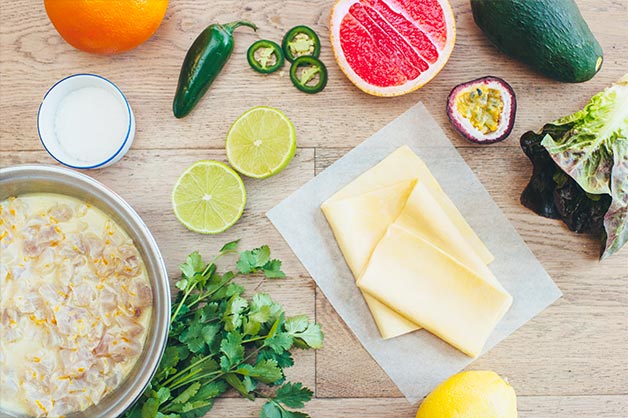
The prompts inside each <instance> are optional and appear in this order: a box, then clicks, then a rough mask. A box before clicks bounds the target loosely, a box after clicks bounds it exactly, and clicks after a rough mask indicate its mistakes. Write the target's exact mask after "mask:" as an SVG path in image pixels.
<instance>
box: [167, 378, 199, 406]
mask: <svg viewBox="0 0 628 418" xmlns="http://www.w3.org/2000/svg"><path fill="white" fill-rule="evenodd" d="M200 388H201V384H200V383H199V382H194V383H192V384H191V385H190V386H188V387H187V389H185V390H184V391H183V392H181V393H180V394H179V396H177V397H176V398H174V400H173V401H172V402H173V403H186V402H188V401H189V400H190V398H191V397H192V396H194V395H196V393H197V392H198V390H199V389H200Z"/></svg>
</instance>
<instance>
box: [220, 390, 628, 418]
mask: <svg viewBox="0 0 628 418" xmlns="http://www.w3.org/2000/svg"><path fill="white" fill-rule="evenodd" d="M261 406H262V403H261V402H259V401H258V402H256V403H252V402H248V401H246V400H241V399H224V400H220V401H218V402H217V403H216V406H215V407H214V409H213V411H212V413H211V416H215V417H229V418H254V417H258V416H259V409H260V408H261ZM518 409H519V418H575V417H582V418H585V417H587V418H589V417H596V418H625V417H626V414H627V413H628V396H622V395H618V396H541V397H539V396H520V397H519V398H518ZM305 410H306V411H308V412H310V414H311V415H312V417H315V418H351V417H360V418H412V417H414V416H415V414H416V410H417V406H416V405H410V404H408V402H406V400H405V399H398V398H381V399H314V400H313V401H311V402H310V403H308V404H307V405H306V408H305Z"/></svg>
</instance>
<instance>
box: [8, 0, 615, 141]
mask: <svg viewBox="0 0 628 418" xmlns="http://www.w3.org/2000/svg"><path fill="white" fill-rule="evenodd" d="M578 3H579V4H580V6H581V9H582V13H583V15H584V16H585V18H586V19H587V21H588V22H589V25H590V26H591V29H592V30H593V32H594V33H595V34H596V35H597V37H598V38H599V41H600V42H601V44H602V45H603V47H604V49H605V51H606V61H605V63H604V66H603V69H602V70H601V72H600V73H599V74H598V75H597V76H596V77H595V78H594V79H593V80H591V81H589V82H587V83H584V84H578V85H572V84H564V83H559V82H555V81H552V80H548V79H545V78H543V77H542V76H539V75H537V74H535V73H533V72H531V71H530V70H528V69H527V68H526V67H525V66H523V65H522V64H520V63H518V62H515V61H513V60H511V59H509V58H507V57H505V56H504V55H502V54H500V53H498V52H497V50H496V49H495V48H493V47H492V46H491V45H490V44H489V43H488V41H487V40H486V39H485V38H484V36H483V35H482V33H481V32H480V30H479V29H478V28H477V27H476V26H475V24H474V23H473V19H472V16H471V11H470V8H469V2H468V1H467V0H455V1H452V4H453V7H454V12H455V15H456V19H457V25H458V28H457V47H456V48H455V50H454V52H453V54H452V56H451V59H450V60H449V63H448V65H447V66H446V67H445V68H444V70H443V71H442V72H441V73H440V74H439V75H438V77H437V78H436V79H435V80H434V81H432V82H431V83H429V84H428V85H426V86H425V87H423V88H422V89H420V90H419V91H417V92H415V93H412V94H409V95H406V96H403V97H398V98H392V99H381V98H377V97H372V96H368V95H366V94H364V93H362V92H360V91H359V90H358V89H357V88H355V87H354V86H353V85H352V84H351V83H350V82H349V81H348V80H347V79H346V78H345V77H344V75H342V73H341V71H340V69H339V68H338V67H337V66H336V65H335V62H334V59H333V56H332V51H331V48H330V46H329V36H328V15H329V10H330V8H331V5H332V4H333V0H327V1H321V0H319V1H305V0H303V1H296V0H292V1H278V0H266V1H261V0H260V1H255V2H247V1H243V0H241V1H229V0H220V1H212V2H209V1H208V0H206V1H190V0H188V1H183V0H178V1H172V2H171V3H170V7H169V9H168V12H167V14H166V19H165V21H164V23H163V25H162V26H161V27H160V28H159V30H158V31H157V33H156V34H155V36H154V37H153V38H152V39H150V40H149V41H148V42H146V43H145V44H143V45H141V46H140V47H138V48H137V49H135V50H132V51H129V52H126V53H124V54H120V55H114V56H94V55H90V54H86V53H83V52H81V51H77V50H75V49H73V48H72V47H70V46H69V45H67V44H66V43H65V42H64V41H63V40H62V39H61V38H60V37H59V36H58V35H57V33H56V32H55V30H54V28H53V27H52V25H51V24H50V22H49V21H48V19H47V17H46V14H45V10H44V8H43V6H42V5H41V3H38V4H37V5H36V6H35V7H34V6H33V3H32V1H31V0H16V1H12V2H5V3H4V4H3V5H2V8H1V10H0V19H1V21H2V22H3V25H2V28H0V56H2V60H0V71H1V72H2V77H1V79H0V91H2V95H0V96H1V97H0V112H1V114H2V115H3V116H5V123H3V124H2V126H0V134H1V137H2V139H3V147H6V148H5V149H7V148H8V149H18V148H20V149H29V150H35V149H39V146H40V145H39V143H38V140H37V131H36V114H37V107H38V105H39V102H40V101H41V98H42V97H43V95H44V93H45V92H46V90H47V89H48V88H49V87H50V86H51V85H52V84H53V83H54V82H55V81H57V80H58V79H60V78H61V77H64V76H67V75H69V74H72V73H77V72H94V73H97V74H101V75H103V76H105V77H109V78H110V79H111V80H112V81H113V82H115V83H117V84H118V85H119V87H120V88H121V89H122V90H123V91H124V92H125V93H126V94H127V96H128V98H129V100H130V103H131V105H132V106H133V109H134V111H135V113H136V119H137V137H136V143H135V145H134V146H135V147H136V148H137V149H147V148H195V147H197V146H198V144H199V141H202V142H203V143H204V144H207V145H208V146H210V147H213V148H220V147H221V146H222V142H223V140H224V137H225V135H226V132H227V129H228V128H229V125H230V123H231V122H232V121H234V120H235V119H236V118H237V116H238V115H240V114H241V113H242V112H244V111H245V110H246V109H248V108H249V107H251V106H254V105H272V106H276V107H278V108H280V109H283V110H285V111H286V113H287V114H288V116H289V117H290V118H291V119H292V120H293V121H294V123H295V125H296V127H297V131H298V135H299V142H300V144H301V145H302V146H307V147H313V146H327V147H338V146H355V145H357V144H358V143H360V142H361V141H362V139H363V138H365V137H367V136H369V135H370V134H372V133H374V132H375V131H377V130H378V129H379V128H381V127H382V126H383V125H384V124H386V123H387V122H389V121H391V120H392V119H394V117H395V116H396V115H398V114H400V113H402V112H403V111H405V110H406V109H408V108H409V107H410V106H411V105H413V104H414V103H416V102H417V101H423V102H424V103H425V104H426V106H427V107H428V109H429V110H430V111H431V112H432V114H433V115H434V117H435V118H436V120H437V121H438V122H439V123H440V124H441V126H443V129H445V131H446V132H447V134H448V135H449V136H450V138H451V139H452V141H454V143H455V144H456V145H462V144H465V143H466V142H465V141H464V140H463V139H462V138H461V137H460V136H459V135H457V134H456V133H455V132H454V130H453V128H451V127H450V125H449V123H448V121H447V117H446V115H445V112H444V108H445V100H446V97H447V95H448V93H449V91H450V90H451V89H452V88H453V87H454V86H455V85H456V84H458V83H460V82H464V81H467V80H471V79H473V78H477V77H480V76H484V75H487V74H492V75H496V76H500V77H503V78H505V79H506V80H508V81H509V82H510V83H511V84H512V86H513V88H514V89H515V91H516V92H517V94H518V98H519V114H518V116H517V123H516V126H515V129H514V131H513V135H512V137H511V139H510V140H508V141H506V142H504V143H502V144H500V145H498V147H502V146H515V145H516V141H513V139H514V138H518V137H519V136H520V134H521V133H522V132H524V131H525V130H528V129H538V128H540V127H541V126H542V124H543V123H545V122H547V121H549V120H553V119H555V118H556V117H559V116H563V115H566V114H569V113H571V112H573V111H576V110H577V109H579V108H580V107H582V105H584V104H585V103H586V101H587V100H588V98H589V97H590V96H591V95H593V94H594V93H596V92H597V91H599V90H601V89H602V88H603V87H605V86H606V85H608V84H609V83H611V82H612V81H614V80H616V79H618V78H619V77H620V76H621V75H622V74H623V73H625V71H626V68H628V44H627V43H626V42H625V36H624V31H625V28H626V27H628V3H626V2H623V1H616V0H601V1H595V2H594V1H580V2H578ZM237 18H247V19H251V20H253V21H255V22H257V23H258V25H259V26H260V30H259V32H258V33H257V34H254V33H251V32H250V31H247V30H240V31H238V33H237V35H236V46H235V50H234V54H233V57H232V59H231V61H230V62H229V63H228V64H227V66H226V68H225V69H224V71H223V73H222V74H221V75H220V77H219V78H218V80H217V81H216V82H215V83H214V85H213V86H212V88H211V90H210V92H209V94H208V95H207V97H206V98H205V99H204V100H203V101H202V102H201V103H200V104H199V106H198V109H197V110H196V111H195V112H193V113H192V114H191V115H189V116H188V117H186V118H185V119H183V120H177V119H175V118H174V117H173V116H172V115H171V110H170V109H171V103H172V97H173V94H174V90H175V87H176V83H177V78H178V72H179V68H180V65H181V61H182V59H183V57H184V55H185V51H186V49H187V48H188V47H189V45H190V44H191V42H192V41H193V39H194V38H195V37H196V35H197V34H198V33H200V31H202V30H203V29H204V28H205V26H207V25H208V24H210V23H212V22H227V21H231V20H234V19H237ZM296 24H307V25H310V26H312V27H313V28H314V29H315V30H317V32H318V33H319V35H320V37H321V41H322V44H323V49H322V52H321V58H322V59H323V61H324V62H325V63H327V67H328V69H329V84H328V87H327V88H326V89H325V91H323V92H322V93H320V94H317V95H306V94H303V93H300V92H299V91H297V90H296V89H295V88H293V87H292V85H291V83H290V81H289V78H288V75H287V72H288V71H287V70H288V67H285V68H284V70H283V71H282V72H281V73H280V74H278V75H271V76H263V75H260V74H257V73H254V72H253V71H252V70H251V69H250V68H248V64H247V63H246V58H245V51H246V49H247V48H248V46H249V45H250V44H251V43H252V42H253V41H254V40H256V39H259V38H269V39H274V40H280V39H281V38H282V36H283V34H284V33H285V32H286V31H287V30H288V29H289V28H290V27H292V26H294V25H296ZM348 124H349V125H350V126H351V129H347V125H348ZM356 133H359V134H356ZM199 138H202V139H200V140H199Z"/></svg>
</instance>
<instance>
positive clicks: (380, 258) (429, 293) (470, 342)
mask: <svg viewBox="0 0 628 418" xmlns="http://www.w3.org/2000/svg"><path fill="white" fill-rule="evenodd" d="M383 278H384V279H383ZM358 286H359V287H360V288H361V289H362V290H363V291H364V292H366V293H368V294H370V295H371V296H373V297H375V298H376V299H378V300H379V301H380V302H382V303H384V304H385V305H387V306H389V307H391V308H392V309H394V310H395V311H396V312H398V313H399V314H400V315H402V316H404V317H405V318H407V319H409V320H410V321H412V322H414V323H416V324H420V325H421V326H423V327H424V328H425V329H427V330H428V331H430V332H431V333H433V334H435V335H437V336H438V337H440V338H442V339H443V340H445V341H446V342H448V343H449V344H451V345H452V346H454V347H456V348H458V349H459V350H460V351H462V352H463V353H465V354H467V355H469V356H471V357H477V356H478V355H479V354H480V353H481V351H482V348H483V347H484V344H485V343H486V340H487V339H488V337H489V335H490V334H491V332H492V331H493V329H494V328H495V326H496V325H497V323H498V322H499V320H500V319H501V318H502V317H503V315H504V314H505V313H506V311H507V310H508V308H509V307H510V305H511V303H512V297H511V296H510V295H509V294H508V293H506V292H505V291H503V290H501V289H498V288H497V287H495V286H493V285H491V284H490V283H488V282H487V281H486V280H485V279H483V278H482V277H480V276H478V275H477V274H475V273H474V272H472V271H471V270H469V269H467V268H466V267H465V266H463V265H462V264H460V263H459V262H457V261H456V260H455V259H453V258H452V257H450V256H449V255H447V254H446V253H444V252H443V251H441V250H440V249H439V248H437V247H435V246H434V245H432V244H430V243H429V242H427V241H426V240H425V239H424V238H422V237H421V236H419V235H417V234H414V233H411V232H409V231H408V230H407V229H405V228H403V227H400V226H398V225H396V224H393V225H391V226H390V227H389V228H388V231H387V232H386V234H385V235H384V237H383V238H382V239H381V241H380V242H379V244H378V245H377V247H376V248H375V251H374V252H373V254H372V255H371V258H370V261H369V264H368V266H367V268H366V269H365V271H364V273H363V274H362V276H361V277H360V278H359V280H358Z"/></svg>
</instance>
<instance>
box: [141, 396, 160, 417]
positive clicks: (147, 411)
mask: <svg viewBox="0 0 628 418" xmlns="http://www.w3.org/2000/svg"><path fill="white" fill-rule="evenodd" d="M158 411H159V401H158V400H157V399H155V398H149V399H147V400H146V402H144V405H143V406H142V415H141V416H142V418H155V416H157V412H158Z"/></svg>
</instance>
